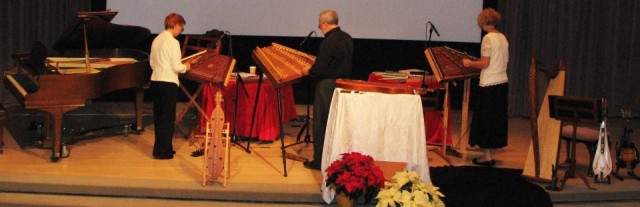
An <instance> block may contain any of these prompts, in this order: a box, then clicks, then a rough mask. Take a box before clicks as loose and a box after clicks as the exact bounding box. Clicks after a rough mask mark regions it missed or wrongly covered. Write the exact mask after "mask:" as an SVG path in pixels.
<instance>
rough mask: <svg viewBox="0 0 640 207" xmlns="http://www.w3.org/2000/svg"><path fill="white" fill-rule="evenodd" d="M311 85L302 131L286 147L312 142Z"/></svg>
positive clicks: (302, 46)
mask: <svg viewBox="0 0 640 207" xmlns="http://www.w3.org/2000/svg"><path fill="white" fill-rule="evenodd" d="M313 34H315V31H313ZM305 40H307V39H306V38H305V39H304V40H302V42H300V45H299V46H300V50H303V49H304V48H305V47H304V46H305V44H304V43H305V42H306V41H305ZM308 82H310V81H308ZM311 85H313V84H309V83H307V114H306V115H305V117H304V119H305V120H304V124H302V126H301V127H300V131H298V135H297V136H296V142H295V143H292V144H289V145H287V146H284V148H285V149H286V148H289V147H293V146H295V145H299V144H302V143H304V144H305V146H306V145H308V144H309V143H310V142H311V135H310V134H309V129H310V127H311V126H310V123H311V116H310V114H311V113H310V111H311V109H310V108H311V101H310V100H309V99H310V98H309V96H310V95H311V94H313V91H312V87H311ZM303 133H305V135H304V140H302V141H300V137H302V134H303ZM285 154H286V153H285ZM290 157H292V159H296V158H293V157H294V156H290ZM303 161H304V159H303Z"/></svg>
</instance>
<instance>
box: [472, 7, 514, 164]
mask: <svg viewBox="0 0 640 207" xmlns="http://www.w3.org/2000/svg"><path fill="white" fill-rule="evenodd" d="M501 20H502V16H501V15H500V13H498V12H497V11H496V10H494V9H492V8H488V9H484V10H482V11H481V12H480V14H478V26H480V28H482V30H483V31H485V32H487V34H486V35H485V36H484V37H483V38H482V44H481V51H480V56H481V57H480V60H479V61H471V60H468V59H465V60H463V61H462V64H463V65H464V66H465V67H473V68H480V69H482V71H481V72H480V90H478V96H477V97H478V100H476V102H477V107H476V110H475V111H474V113H473V119H472V121H471V133H470V134H469V145H470V146H475V145H477V146H479V147H480V148H482V150H483V152H484V156H482V157H478V158H474V159H473V163H474V164H477V165H481V166H488V167H491V166H493V165H495V163H496V161H495V159H494V158H495V151H496V149H499V148H503V147H505V146H507V134H508V128H509V127H508V117H507V116H508V115H507V109H508V95H509V84H508V82H509V79H508V78H507V63H508V62H509V42H507V38H506V37H505V36H504V34H502V33H500V31H498V29H497V28H496V25H497V24H498V23H500V21H501Z"/></svg>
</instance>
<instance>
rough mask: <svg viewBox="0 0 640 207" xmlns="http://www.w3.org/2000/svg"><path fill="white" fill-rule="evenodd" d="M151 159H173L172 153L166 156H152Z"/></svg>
mask: <svg viewBox="0 0 640 207" xmlns="http://www.w3.org/2000/svg"><path fill="white" fill-rule="evenodd" d="M153 159H156V160H170V159H173V155H168V156H153Z"/></svg>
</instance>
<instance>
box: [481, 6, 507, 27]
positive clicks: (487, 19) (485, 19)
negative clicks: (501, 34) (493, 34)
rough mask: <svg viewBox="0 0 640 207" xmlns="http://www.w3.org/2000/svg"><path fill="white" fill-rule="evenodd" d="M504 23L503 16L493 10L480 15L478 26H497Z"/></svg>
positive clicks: (482, 12)
mask: <svg viewBox="0 0 640 207" xmlns="http://www.w3.org/2000/svg"><path fill="white" fill-rule="evenodd" d="M501 21H502V15H501V14H500V13H499V12H498V11H496V10H495V9H493V8H486V9H483V10H482V11H481V12H480V14H478V26H480V27H482V26H484V25H497V24H500V22H501Z"/></svg>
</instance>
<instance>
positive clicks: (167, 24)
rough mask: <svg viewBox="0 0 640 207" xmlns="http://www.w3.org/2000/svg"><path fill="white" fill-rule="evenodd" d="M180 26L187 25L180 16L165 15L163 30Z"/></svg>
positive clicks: (174, 14) (173, 14)
mask: <svg viewBox="0 0 640 207" xmlns="http://www.w3.org/2000/svg"><path fill="white" fill-rule="evenodd" d="M178 24H181V25H185V24H187V22H186V21H184V18H182V15H179V14H176V13H171V14H169V15H167V17H166V18H164V28H165V29H169V28H173V27H174V26H176V25H178Z"/></svg>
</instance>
